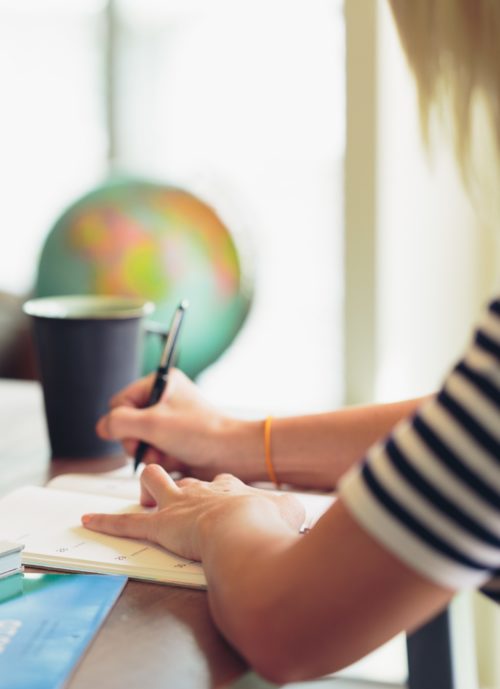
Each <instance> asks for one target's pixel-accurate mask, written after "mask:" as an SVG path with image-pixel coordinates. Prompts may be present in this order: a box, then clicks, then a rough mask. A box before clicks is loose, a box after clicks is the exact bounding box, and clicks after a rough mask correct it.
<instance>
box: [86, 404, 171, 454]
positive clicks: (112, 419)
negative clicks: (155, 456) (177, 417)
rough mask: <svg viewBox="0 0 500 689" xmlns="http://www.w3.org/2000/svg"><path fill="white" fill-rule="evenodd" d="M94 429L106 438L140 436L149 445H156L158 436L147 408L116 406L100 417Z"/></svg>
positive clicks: (155, 423) (156, 424) (116, 438)
mask: <svg viewBox="0 0 500 689" xmlns="http://www.w3.org/2000/svg"><path fill="white" fill-rule="evenodd" d="M96 431H97V433H98V435H99V436H100V437H101V438H104V439H106V440H124V439H125V438H128V439H130V438H140V439H141V440H144V441H146V442H147V443H150V444H151V445H157V442H155V441H156V440H158V438H159V429H158V423H157V422H155V421H154V418H153V417H152V415H151V413H150V411H149V410H148V409H135V408H132V407H126V406H122V407H116V408H115V409H112V410H111V411H110V412H109V414H106V415H105V416H103V417H101V418H100V419H99V421H98V422H97V425H96Z"/></svg>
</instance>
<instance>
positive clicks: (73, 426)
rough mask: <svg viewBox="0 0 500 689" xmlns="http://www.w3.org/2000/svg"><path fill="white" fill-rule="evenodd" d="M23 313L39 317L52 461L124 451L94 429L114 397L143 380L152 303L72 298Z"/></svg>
mask: <svg viewBox="0 0 500 689" xmlns="http://www.w3.org/2000/svg"><path fill="white" fill-rule="evenodd" d="M23 309H24V311H25V313H27V314H28V315H30V316H31V317H32V325H33V336H34V341H35V349H36V352H37V359H38V367H39V373H40V381H41V384H42V390H43V398H44V406H45V415H46V420H47V428H48V433H49V439H50V446H51V451H52V457H53V458H58V459H59V458H61V459H64V458H68V459H70V458H71V459H73V458H87V457H103V456H107V455H113V454H117V455H118V454H123V449H122V446H121V444H120V443H118V442H112V441H107V440H102V439H101V438H99V437H98V436H97V434H96V432H95V425H96V422H97V420H98V419H99V417H100V416H102V415H103V414H105V413H106V412H107V411H108V409H109V400H110V399H111V397H112V396H113V395H114V394H116V393H117V392H118V391H119V390H120V389H121V388H123V387H124V386H126V385H128V384H129V383H130V382H132V381H133V380H135V379H136V378H137V377H138V376H139V375H140V365H141V355H142V346H143V335H144V332H145V331H146V328H145V325H144V317H145V316H146V315H148V314H150V313H151V312H152V311H153V310H154V306H153V304H151V303H150V302H146V301H144V300H142V299H134V298H128V297H111V296H109V297H108V296H79V295H72V296H57V297H44V298H40V299H31V300H30V301H28V302H26V303H25V304H24V306H23Z"/></svg>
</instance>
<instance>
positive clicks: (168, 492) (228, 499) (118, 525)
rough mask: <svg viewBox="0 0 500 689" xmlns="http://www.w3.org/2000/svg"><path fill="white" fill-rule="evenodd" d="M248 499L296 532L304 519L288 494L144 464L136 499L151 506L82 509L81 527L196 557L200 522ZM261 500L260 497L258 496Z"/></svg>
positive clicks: (229, 514) (224, 515) (232, 511)
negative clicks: (176, 475)
mask: <svg viewBox="0 0 500 689" xmlns="http://www.w3.org/2000/svg"><path fill="white" fill-rule="evenodd" d="M249 501H252V502H253V503H255V501H260V504H261V505H262V506H264V504H265V506H266V508H269V507H272V508H273V511H275V513H276V516H277V518H278V519H279V520H280V521H281V522H282V523H283V526H285V527H288V529H289V530H290V531H291V532H295V533H297V532H298V530H299V528H300V527H301V525H302V524H303V522H304V516H305V515H304V508H303V506H302V504H301V503H300V502H299V500H297V498H295V497H294V496H293V495H288V494H280V495H277V494H275V493H273V492H272V491H267V490H260V489H258V488H252V487H251V486H247V485H246V484H244V483H243V482H242V481H240V480H239V479H237V478H236V477H235V476H232V475H231V474H220V475H219V476H216V477H215V478H214V480H213V481H211V482H206V481H200V480H198V479H195V478H184V479H181V480H180V481H174V480H173V479H172V478H171V477H170V476H169V475H168V473H167V472H166V471H165V470H164V469H162V467H160V466H159V465H157V464H150V465H149V466H146V467H145V469H144V471H143V472H142V475H141V504H142V505H143V506H146V507H154V506H156V507H157V509H156V510H155V511H153V512H139V513H128V514H86V515H84V516H83V517H82V523H83V525H84V526H85V527H86V528H87V529H91V530H92V531H100V532H102V533H106V534H110V535H113V536H127V537H130V538H138V539H145V540H148V541H151V542H153V543H158V544H159V545H161V546H163V547H164V548H166V549H167V550H171V551H173V552H174V553H177V554H178V555H181V556H183V557H186V558H189V559H191V560H200V559H201V543H200V523H201V521H202V518H203V523H204V524H205V525H206V524H207V523H208V524H210V521H211V520H215V521H217V522H218V523H219V522H220V520H223V519H232V518H233V517H234V516H235V515H236V514H237V513H238V511H240V510H241V509H246V507H247V506H248V503H249ZM262 501H264V503H263V502H262Z"/></svg>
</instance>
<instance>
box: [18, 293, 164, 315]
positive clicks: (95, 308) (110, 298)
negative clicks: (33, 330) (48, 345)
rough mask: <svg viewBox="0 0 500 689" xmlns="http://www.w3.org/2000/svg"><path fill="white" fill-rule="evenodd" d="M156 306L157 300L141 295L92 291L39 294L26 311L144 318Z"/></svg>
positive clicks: (24, 308) (30, 300) (31, 313)
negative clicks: (90, 292) (125, 295)
mask: <svg viewBox="0 0 500 689" xmlns="http://www.w3.org/2000/svg"><path fill="white" fill-rule="evenodd" d="M154 309H155V305H154V304H153V302H151V301H147V300H146V299H141V298H139V297H123V296H114V295H88V294H69V295H54V296H52V297H36V298H33V299H29V300H28V301H26V302H25V303H24V304H23V311H24V313H26V314H27V315H28V316H33V317H35V318H53V319H60V320H89V321H90V320H109V319H113V320H115V319H122V318H123V319H125V318H142V317H143V316H148V315H150V314H151V313H153V311H154Z"/></svg>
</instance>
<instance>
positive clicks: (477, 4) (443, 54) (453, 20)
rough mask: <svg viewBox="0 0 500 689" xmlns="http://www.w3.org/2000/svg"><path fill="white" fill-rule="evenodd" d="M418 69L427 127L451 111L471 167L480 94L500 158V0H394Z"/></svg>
mask: <svg viewBox="0 0 500 689" xmlns="http://www.w3.org/2000/svg"><path fill="white" fill-rule="evenodd" d="M390 3H391V5H392V10H393V14H394V17H395V19H396V23H397V26H398V29H399V34H400V38H401V42H402V45H403V47H404V49H405V51H406V55H407V58H408V62H409V65H410V67H411V69H412V71H413V72H414V74H415V77H416V80H417V84H418V92H419V101H420V111H421V120H422V126H423V131H424V135H425V138H426V140H427V141H428V140H429V122H430V116H431V114H432V112H433V111H434V110H438V111H439V112H440V114H441V115H443V114H445V115H446V114H447V113H448V112H451V115H452V117H451V122H452V137H453V139H454V145H455V151H456V154H457V158H458V161H459V162H460V164H461V167H462V171H463V172H464V173H466V175H465V176H466V177H467V173H468V167H469V163H470V155H471V139H472V131H473V113H474V106H475V101H476V98H479V99H480V100H482V101H484V104H485V106H486V111H487V113H488V115H489V118H490V121H491V124H492V126H493V133H494V138H495V142H496V149H497V150H496V154H497V158H498V160H500V0H390Z"/></svg>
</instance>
